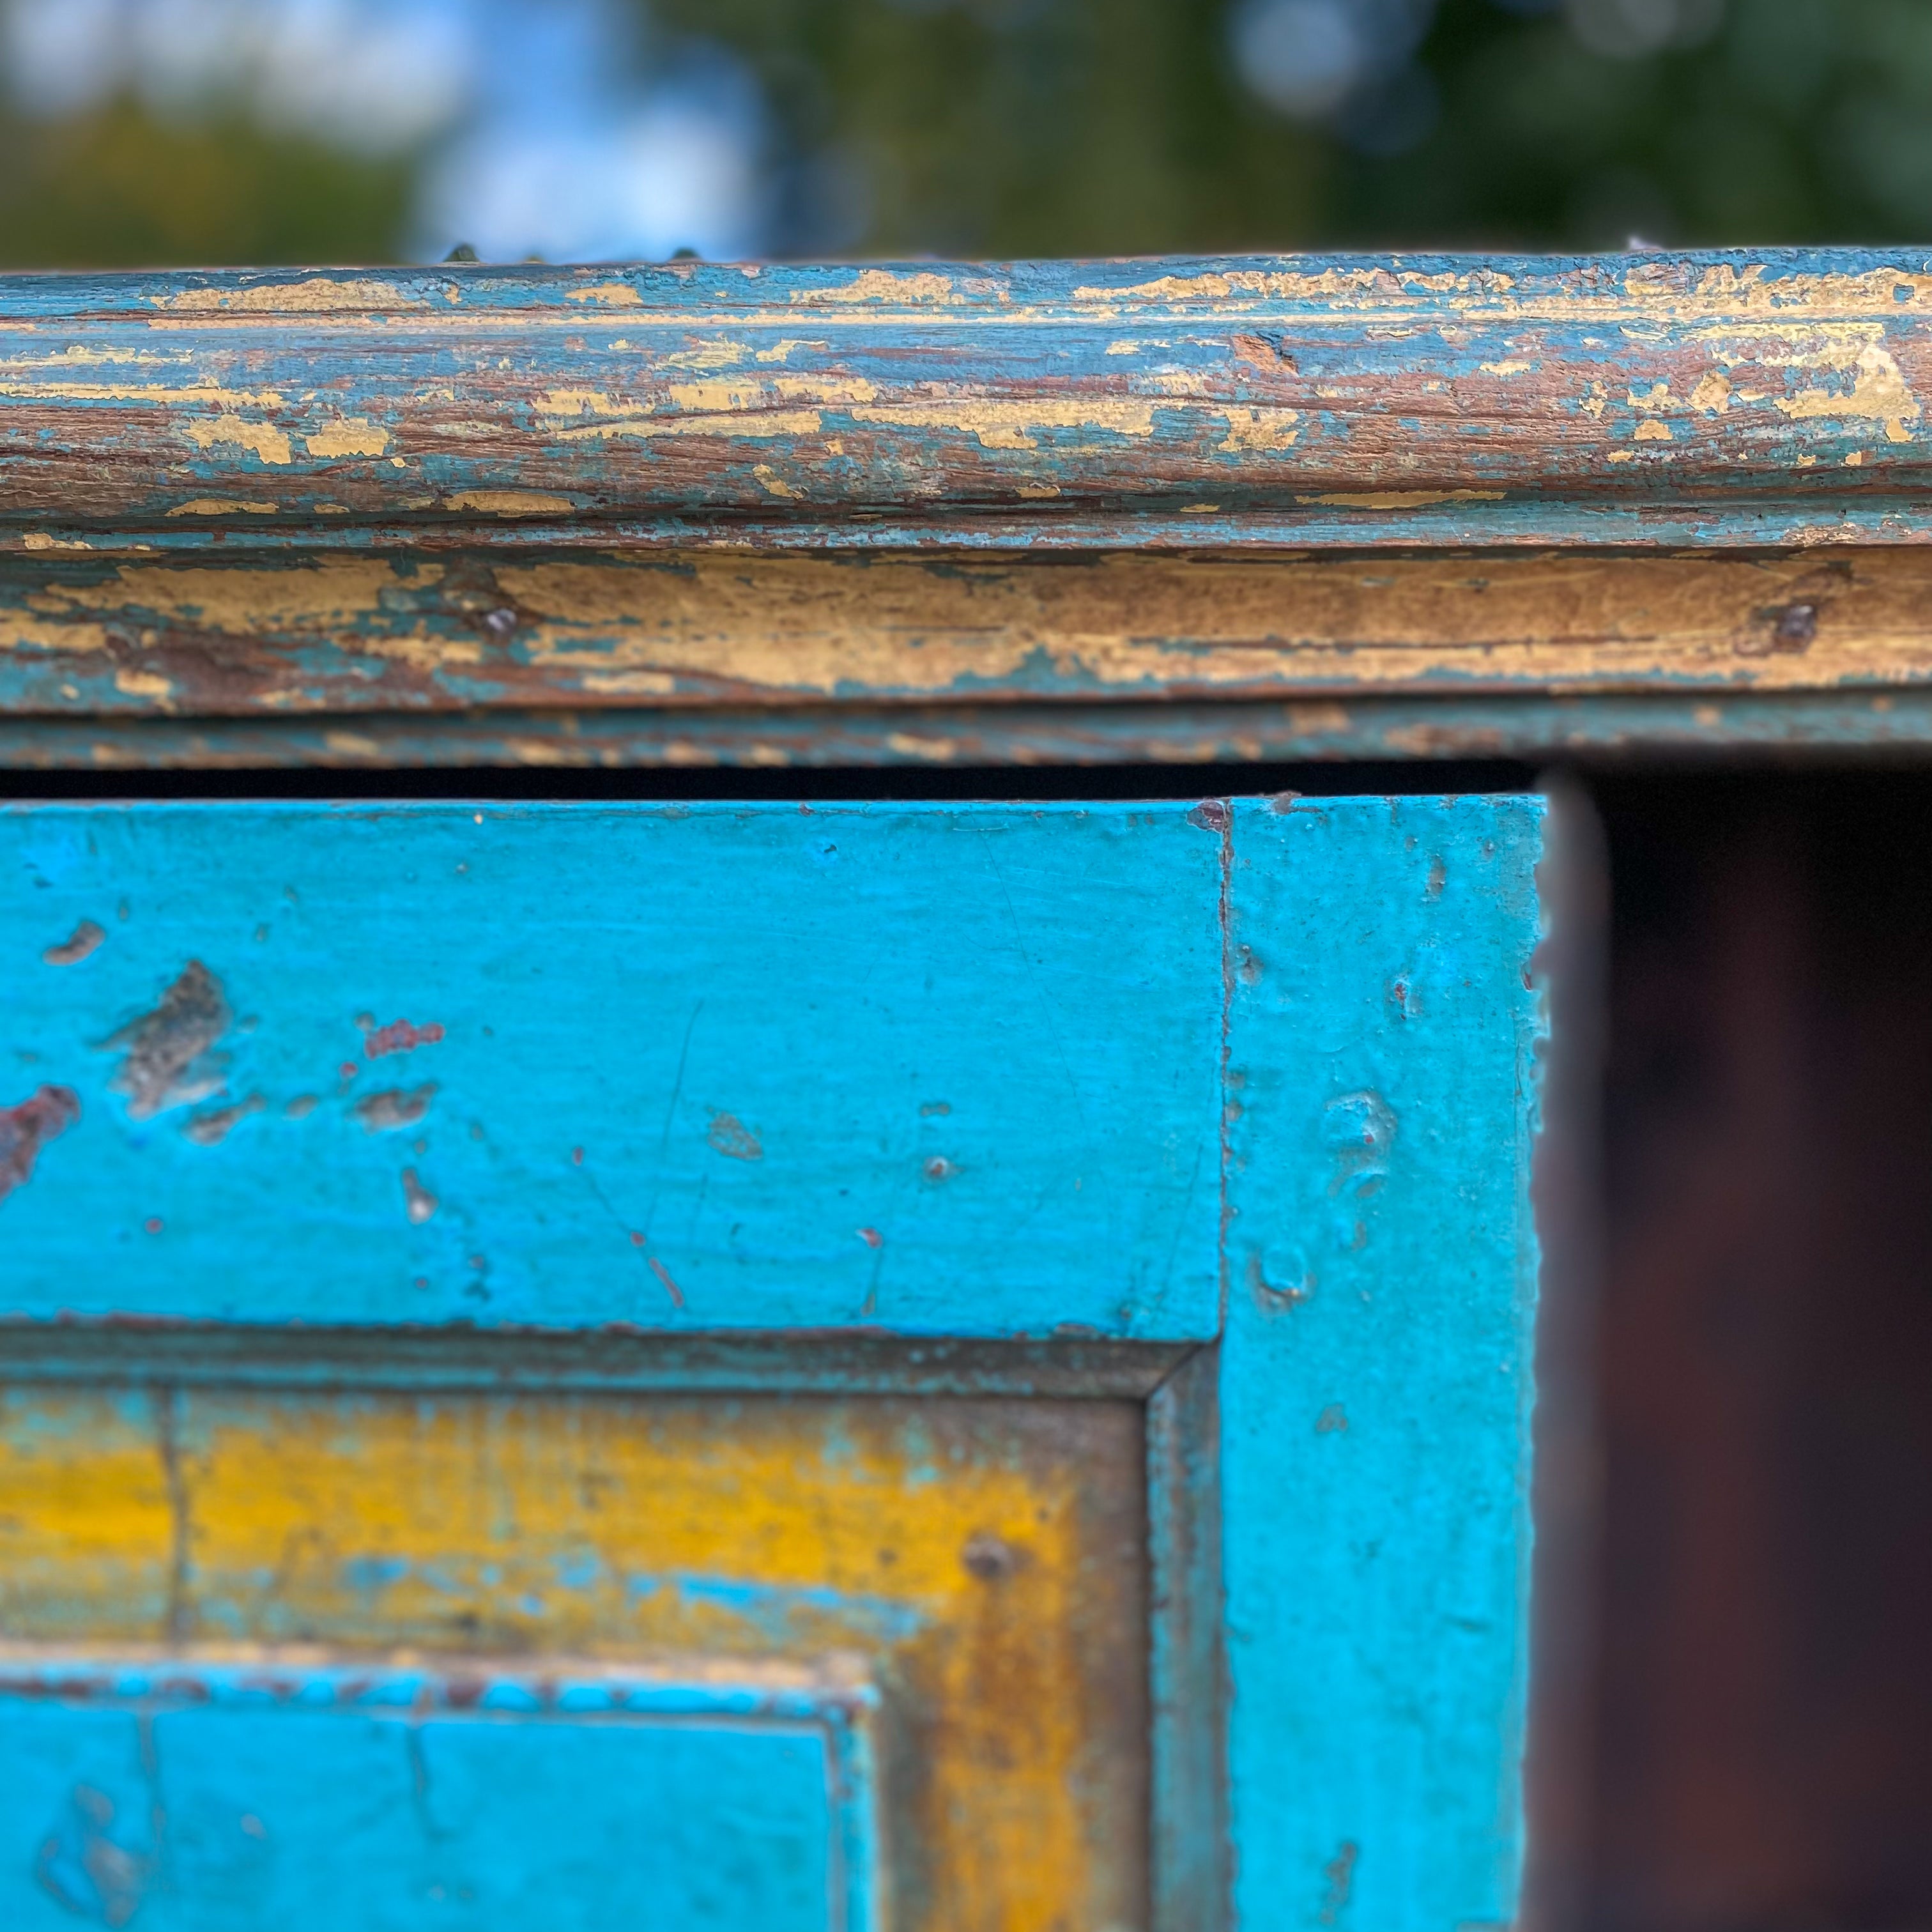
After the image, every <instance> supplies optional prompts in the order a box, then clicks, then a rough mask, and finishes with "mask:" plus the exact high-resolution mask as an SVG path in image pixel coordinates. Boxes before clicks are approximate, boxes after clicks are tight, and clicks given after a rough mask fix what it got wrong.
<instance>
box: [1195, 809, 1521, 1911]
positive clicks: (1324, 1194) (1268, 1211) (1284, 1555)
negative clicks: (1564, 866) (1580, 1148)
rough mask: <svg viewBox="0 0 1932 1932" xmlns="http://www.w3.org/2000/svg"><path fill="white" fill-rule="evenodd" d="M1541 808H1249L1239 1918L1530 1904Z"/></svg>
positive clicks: (1237, 1494)
mask: <svg viewBox="0 0 1932 1932" xmlns="http://www.w3.org/2000/svg"><path fill="white" fill-rule="evenodd" d="M1543 809H1544V808H1543V806H1542V804H1541V801H1539V800H1536V799H1478V798H1465V799H1447V800H1428V799H1415V800H1404V801H1401V802H1382V801H1379V800H1373V799H1356V800H1349V801H1347V802H1337V803H1335V804H1333V805H1329V806H1327V807H1325V808H1322V809H1319V810H1310V809H1309V808H1307V805H1305V804H1295V805H1292V806H1291V808H1289V809H1288V810H1286V811H1281V810H1271V809H1270V808H1268V807H1267V806H1265V805H1255V804H1249V805H1241V806H1239V807H1238V808H1237V817H1236V820H1235V842H1234V865H1233V870H1232V876H1231V880H1230V897H1231V902H1232V922H1231V927H1230V938H1231V941H1232V945H1233V948H1234V953H1233V956H1234V959H1235V972H1234V974H1233V976H1232V1015H1231V1019H1230V1024H1229V1055H1228V1084H1229V1101H1230V1105H1229V1116H1230V1119H1229V1130H1228V1132H1229V1193H1228V1206H1229V1214H1230V1217H1231V1218H1230V1222H1229V1235H1228V1255H1227V1266H1228V1303H1227V1327H1226V1335H1225V1337H1224V1339H1223V1343H1222V1346H1221V1358H1222V1370H1221V1377H1222V1379H1221V1391H1220V1415H1221V1443H1222V1465H1221V1468H1222V1482H1223V1501H1222V1508H1223V1538H1224V1547H1225V1550H1226V1559H1225V1560H1226V1578H1227V1592H1228V1598H1227V1641H1228V1652H1229V1681H1230V1683H1231V1685H1232V1697H1231V1699H1230V1703H1229V1726H1230V1739H1229V1763H1230V1764H1231V1766H1232V1804H1233V1829H1234V1838H1235V1845H1236V1846H1237V1848H1238V1858H1237V1864H1236V1879H1235V1903H1236V1908H1237V1909H1236V1915H1235V1916H1236V1922H1237V1923H1238V1924H1240V1925H1241V1926H1243V1927H1268V1932H1322V1928H1324V1927H1336V1926H1346V1925H1351V1924H1353V1925H1359V1926H1364V1927H1367V1926H1370V1925H1373V1926H1376V1927H1386V1928H1389V1932H1442V1928H1443V1927H1447V1926H1464V1927H1468V1926H1505V1925H1511V1924H1515V1923H1516V1922H1517V1888H1518V1873H1519V1867H1520V1862H1521V1859H1522V1854H1523V1825H1522V1804H1521V1792H1520V1780H1521V1766H1520V1759H1521V1755H1522V1751H1523V1716H1524V1710H1523V1706H1524V1691H1525V1685H1526V1676H1527V1671H1526V1637H1527V1633H1528V1619H1527V1616H1526V1604H1527V1598H1528V1593H1529V1547H1530V1528H1529V1490H1528V1487H1527V1484H1526V1472H1527V1468H1528V1464H1529V1409H1530V1402H1531V1397H1532V1360H1531V1342H1532V1319H1533V1316H1534V1312H1535V1301H1536V1295H1537V1287H1538V1248H1537V1241H1536V1236H1535V1229H1534V1225H1533V1222H1532V1215H1531V1211H1530V1204H1529V1166H1530V1155H1531V1149H1532V1145H1533V1140H1534V1133H1535V1124H1536V1114H1535V1109H1536V1106H1537V1104H1538V1101H1537V1095H1538V1070H1537V1061H1538V1048H1539V1043H1540V1042H1541V1039H1542V1037H1543V1035H1544V1031H1545V1026H1546V1022H1545V1018H1544V1011H1543V1004H1542V998H1543V996H1542V994H1541V992H1540V991H1539V990H1538V989H1536V988H1535V986H1534V984H1533V979H1534V974H1533V959H1534V956H1535V952H1536V949H1537V946H1538V940H1539V938H1540V936H1541V934H1540V916H1539V912H1538V892H1537V884H1536V871H1537V868H1538V865H1539V863H1540V862H1541V861H1542V859H1543V857H1544V820H1543Z"/></svg>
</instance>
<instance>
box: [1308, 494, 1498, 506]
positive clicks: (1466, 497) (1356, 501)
mask: <svg viewBox="0 0 1932 1932" xmlns="http://www.w3.org/2000/svg"><path fill="white" fill-rule="evenodd" d="M1506 494H1507V492H1505V491H1504V490H1367V491H1363V492H1359V493H1358V492H1354V491H1349V490H1331V491H1330V492H1328V493H1327V494H1326V495H1325V496H1298V497H1296V498H1295V501H1296V502H1298V503H1325V504H1328V505H1332V506H1333V507H1334V508H1337V509H1341V510H1421V509H1427V508H1428V507H1429V505H1430V504H1432V503H1500V502H1502V500H1503V499H1504V497H1505V495H1506Z"/></svg>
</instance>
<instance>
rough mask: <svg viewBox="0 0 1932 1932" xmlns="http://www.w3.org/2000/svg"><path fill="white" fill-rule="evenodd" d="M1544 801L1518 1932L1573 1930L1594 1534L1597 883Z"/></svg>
mask: <svg viewBox="0 0 1932 1932" xmlns="http://www.w3.org/2000/svg"><path fill="white" fill-rule="evenodd" d="M1544 789H1545V792H1546V795H1547V796H1548V798H1549V799H1550V811H1549V816H1548V817H1547V819H1546V820H1545V821H1544V856H1543V859H1542V862H1541V864H1540V865H1538V868H1537V875H1536V883H1537V897H1538V901H1539V902H1540V904H1541V908H1542V913H1543V922H1544V930H1543V939H1542V943H1541V945H1540V946H1539V947H1538V949H1537V952H1536V954H1535V957H1534V959H1533V960H1532V973H1533V974H1534V976H1535V980H1536V982H1537V985H1538V989H1539V990H1540V993H1541V998H1542V999H1543V1001H1544V1004H1545V1006H1546V1007H1547V1013H1548V1024H1547V1031H1545V1033H1544V1037H1543V1038H1542V1040H1541V1042H1540V1043H1539V1046H1538V1055H1537V1060H1538V1069H1539V1074H1540V1079H1539V1082H1538V1089H1539V1091H1538V1129H1539V1131H1538V1136H1537V1139H1536V1145H1535V1152H1534V1155H1533V1160H1532V1178H1531V1191H1532V1199H1533V1202H1534V1207H1535V1223H1536V1241H1537V1247H1538V1250H1539V1251H1540V1254H1541V1268H1540V1270H1539V1273H1538V1289H1537V1314H1536V1352H1535V1390H1536V1399H1535V1411H1534V1413H1533V1415H1532V1425H1531V1433H1532V1441H1533V1444H1534V1454H1533V1456H1532V1490H1531V1511H1532V1517H1533V1520H1534V1523H1535V1547H1534V1550H1533V1553H1532V1559H1531V1570H1532V1592H1531V1598H1530V1619H1529V1653H1530V1699H1529V1724H1528V1727H1527V1743H1526V1754H1525V1771H1524V1796H1525V1812H1526V1861H1525V1869H1524V1876H1523V1909H1522V1912H1521V1915H1520V1918H1519V1921H1518V1924H1519V1925H1520V1927H1522V1928H1523V1932H1579V1928H1580V1927H1583V1926H1584V1925H1585V1924H1586V1923H1587V1922H1588V1919H1589V1897H1588V1893H1587V1887H1588V1884H1589V1852H1590V1844H1589V1827H1590V1792H1591V1787H1592V1778H1593V1774H1594V1762H1593V1746H1594V1744H1595V1718H1596V1711H1595V1688H1596V1685H1595V1663H1596V1652H1597V1638H1598V1629H1597V1605H1598V1600H1599V1596H1600V1592H1599V1590H1598V1580H1599V1579H1598V1562H1599V1560H1600V1555H1601V1545H1600V1537H1601V1527H1602V1520H1601V1511H1602V1496H1601V1476H1602V1469H1601V1445H1600V1441H1599V1437H1598V1415H1597V1403H1596V1367H1597V1362H1596V1340H1597V1307H1598V1289H1599V1286H1600V1283H1601V1268H1602V1248H1603V1235H1604V1229H1603V1213H1604V1207H1603V1175H1602V1172H1601V1167H1602V1125H1601V1109H1602V1102H1603V1094H1602V1081H1603V1064H1604V1052H1605V1050H1606V1045H1607V1037H1606V1029H1607V1023H1608V1016H1607V1012H1606V1000H1607V992H1608V975H1609V956H1608V948H1609V943H1610V930H1609V929H1610V871H1609V865H1610V855H1609V853H1608V850H1607V847H1606V845H1605V843H1604V829H1603V826H1602V824H1601V821H1600V820H1598V817H1597V814H1596V811H1595V808H1594V806H1593V805H1592V804H1591V802H1590V800H1589V797H1588V796H1587V794H1586V793H1584V792H1583V790H1582V789H1581V788H1580V787H1578V786H1577V785H1576V784H1574V783H1572V782H1571V781H1568V780H1567V779H1565V778H1561V777H1559V778H1553V779H1551V780H1550V781H1547V784H1546V786H1545V788H1544Z"/></svg>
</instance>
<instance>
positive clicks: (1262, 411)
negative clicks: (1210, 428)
mask: <svg viewBox="0 0 1932 1932" xmlns="http://www.w3.org/2000/svg"><path fill="white" fill-rule="evenodd" d="M1225 414H1226V419H1227V424H1228V431H1227V434H1226V435H1225V436H1224V437H1222V439H1221V447H1222V448H1223V449H1251V450H1262V451H1266V450H1277V449H1293V448H1294V446H1295V444H1296V443H1298V441H1299V440H1301V431H1300V430H1299V429H1298V428H1295V425H1296V424H1298V423H1299V422H1301V411H1300V410H1291V409H1289V408H1286V407H1276V406H1265V407H1261V408H1259V409H1238V408H1233V407H1230V408H1229V409H1228V410H1226V412H1225Z"/></svg>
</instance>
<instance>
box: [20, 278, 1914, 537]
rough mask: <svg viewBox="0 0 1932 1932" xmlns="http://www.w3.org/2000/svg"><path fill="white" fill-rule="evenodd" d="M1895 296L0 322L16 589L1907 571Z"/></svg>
mask: <svg viewBox="0 0 1932 1932" xmlns="http://www.w3.org/2000/svg"><path fill="white" fill-rule="evenodd" d="M1928 307H1932V277H1928V275H1927V273H1926V271H1925V269H1924V263H1923V260H1922V258H1921V257H1920V256H1919V255H1916V254H1904V253H1902V252H1892V253H1885V252H1883V251H1850V250H1846V251H1811V252H1806V251H1768V252H1750V253H1733V254H1722V255H1686V256H1682V257H1679V256H1660V255H1656V254H1648V255H1643V256H1639V257H1602V258H1596V259H1581V260H1580V259H1576V258H1526V257H1481V258H1478V257H1454V256H1441V257H1421V256H1415V257H1388V258H1380V259H1379V258H1373V257H1261V258H1251V259H1244V260H1175V261H1169V262H1159V263H1154V262H1109V263H1034V264H1007V265H993V266H977V267H959V266H946V265H940V264H932V263H921V264H916V265H907V266H897V267H893V266H873V267H865V268H854V267H782V268H781V267H769V266H748V267H714V266H705V265H701V264H689V265H684V264H679V265H673V266H669V267H664V268H606V269H583V270H577V269H561V270H559V269H484V268H469V269H463V268H445V269H437V270H434V271H428V272H395V273H389V272H384V273H381V274H377V273H355V272H349V273H344V272H333V273H329V272H274V273H263V272H229V273H220V274H204V275H121V276H104V275H96V276H53V277H24V276H23V277H14V278H8V279H7V281H5V283H4V284H0V404H4V405H5V413H4V416H0V465H4V472H0V473H4V478H5V493H4V500H0V522H4V523H5V526H7V529H8V530H9V531H10V533H11V539H12V541H15V542H17V543H18V544H21V545H23V546H26V545H29V544H31V545H35V546H38V547H41V548H43V549H50V548H55V547H60V546H63V545H69V544H88V543H92V542H95V541H134V542H138V543H140V544H146V545H150V546H155V547H173V546H185V547H196V546H197V545H199V544H202V543H204V542H205V541H206V539H207V538H208V535H210V534H211V532H220V533H221V534H222V535H223V537H224V538H226V541H227V542H228V543H229V544H230V545H231V546H235V545H242V544H250V545H254V544H262V545H269V546H275V545H278V544H281V543H283V542H285V541H287V540H288V538H289V537H290V535H298V536H301V537H302V538H305V540H310V541H316V540H320V541H328V542H335V543H339V544H342V545H344V546H345V547H352V548H353V547H368V546H369V545H372V544H374V545H382V544H397V543H402V544H420V543H422V542H423V541H425V540H428V539H429V538H435V537H440V536H448V535H450V534H452V533H453V532H468V533H469V536H470V538H472V539H473V540H480V541H496V540H499V539H501V540H503V541H508V543H510V544H523V543H524V542H526V541H528V539H529V536H530V535H531V534H532V533H535V532H541V533H543V534H544V535H547V536H550V537H553V538H556V540H559V541H585V540H586V539H587V540H589V541H608V540H609V539H610V537H611V536H613V535H616V536H619V537H620V538H621V539H622V541H625V542H626V543H633V544H675V543H679V542H682V543H686V544H689V543H706V542H712V541H725V542H730V543H739V544H742V543H747V542H748V543H753V544H779V545H784V544H796V545H802V546H806V547H823V546H824V545H826V544H853V545H855V546H857V547H862V548H865V549H869V550H877V549H878V548H880V547H886V546H890V545H892V544H922V545H929V544H933V543H935V542H949V541H950V542H956V543H963V544H992V545H994V546H995V547H1031V546H1037V545H1040V544H1059V545H1065V546H1067V547H1075V548H1078V547H1089V546H1093V545H1095V544H1100V545H1103V546H1109V547H1118V546H1119V545H1120V544H1122V543H1123V542H1127V543H1128V544H1131V545H1133V547H1145V546H1148V545H1154V544H1168V545H1175V544H1178V545H1181V546H1184V547H1193V546H1196V545H1199V544H1203V543H1220V542H1226V541H1238V542H1247V543H1253V542H1263V543H1272V544H1284V543H1286V544H1318V545H1334V544H1340V545H1346V546H1354V545H1361V544H1415V543H1418V542H1438V543H1444V544H1465V543H1472V542H1473V543H1502V544H1514V543H1523V542H1529V543H1537V544H1547V543H1550V542H1553V541H1559V542H1580V541H1595V542H1616V543H1628V544H1663V545H1667V546H1675V545H1681V544H1700V543H1712V542H1733V543H1739V542H1741V543H1745V544H1760V543H1774V544H1775V543H1790V542H1794V541H1797V542H1805V543H1812V542H1820V541H1846V540H1854V541H1886V542H1915V541H1921V540H1923V539H1924V538H1925V536H1926V535H1927V534H1928V533H1932V519H1928V516H1927V511H1926V509H1925V507H1924V500H1923V499H1924V496H1925V493H1926V489H1927V484H1928V482H1932V471H1928V468H1927V460H1926V443H1925V437H1926V431H1927V425H1926V422H1925V418H1924V403H1923V401H1922V398H1923V397H1924V395H1925V394H1926V386H1927V383H1928V382H1932V334H1929V333H1928V332H1927V328H1926V325H1925V317H1926V314H1927V309H1928Z"/></svg>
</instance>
